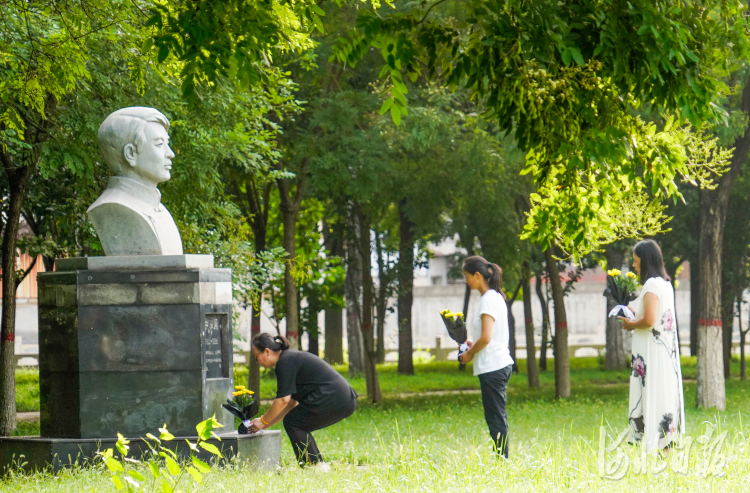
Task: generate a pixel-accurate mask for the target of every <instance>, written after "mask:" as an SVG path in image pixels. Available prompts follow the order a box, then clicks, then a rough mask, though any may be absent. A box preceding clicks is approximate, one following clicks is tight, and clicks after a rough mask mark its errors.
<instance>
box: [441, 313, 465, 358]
mask: <svg viewBox="0 0 750 493" xmlns="http://www.w3.org/2000/svg"><path fill="white" fill-rule="evenodd" d="M440 316H441V317H442V318H443V323H444V324H445V328H446V329H448V335H449V336H451V339H453V340H454V341H456V342H457V343H458V358H459V360H458V361H461V355H462V354H464V353H465V352H466V351H468V350H469V345H468V344H466V339H468V337H467V335H466V322H464V314H463V313H461V312H458V313H451V311H450V310H443V311H442V312H440Z"/></svg>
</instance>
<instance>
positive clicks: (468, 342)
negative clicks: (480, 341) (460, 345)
mask: <svg viewBox="0 0 750 493" xmlns="http://www.w3.org/2000/svg"><path fill="white" fill-rule="evenodd" d="M466 345H467V346H469V349H471V346H473V345H474V343H473V342H471V341H470V340H468V339H466Z"/></svg>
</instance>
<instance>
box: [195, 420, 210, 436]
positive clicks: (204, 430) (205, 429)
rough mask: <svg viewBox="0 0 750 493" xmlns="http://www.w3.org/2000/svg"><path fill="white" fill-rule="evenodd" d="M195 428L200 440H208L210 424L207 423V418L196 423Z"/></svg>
mask: <svg viewBox="0 0 750 493" xmlns="http://www.w3.org/2000/svg"><path fill="white" fill-rule="evenodd" d="M195 429H196V430H197V431H198V437H199V438H200V439H201V440H208V439H209V438H211V424H210V423H208V420H206V421H201V422H200V423H198V424H197V425H196V426H195Z"/></svg>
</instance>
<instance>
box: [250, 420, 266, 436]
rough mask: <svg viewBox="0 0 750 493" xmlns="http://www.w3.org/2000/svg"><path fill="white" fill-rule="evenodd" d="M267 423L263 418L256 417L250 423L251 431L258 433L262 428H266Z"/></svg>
mask: <svg viewBox="0 0 750 493" xmlns="http://www.w3.org/2000/svg"><path fill="white" fill-rule="evenodd" d="M265 428H266V425H265V424H263V420H262V419H260V418H255V419H254V420H252V422H251V423H250V433H258V432H259V431H260V430H262V429H265Z"/></svg>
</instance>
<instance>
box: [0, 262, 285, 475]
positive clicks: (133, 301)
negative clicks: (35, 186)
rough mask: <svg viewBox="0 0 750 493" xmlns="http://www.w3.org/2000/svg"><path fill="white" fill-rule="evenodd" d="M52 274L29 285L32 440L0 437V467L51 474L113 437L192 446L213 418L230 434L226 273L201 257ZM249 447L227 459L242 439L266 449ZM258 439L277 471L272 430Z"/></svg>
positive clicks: (87, 265)
mask: <svg viewBox="0 0 750 493" xmlns="http://www.w3.org/2000/svg"><path fill="white" fill-rule="evenodd" d="M55 267H56V271H55V272H46V273H41V274H39V276H38V278H37V279H38V286H39V288H38V289H39V385H40V404H41V413H40V415H41V416H40V420H41V423H40V424H41V437H38V438H23V439H21V438H16V439H2V440H0V468H2V467H4V466H5V465H7V464H8V462H6V460H10V457H12V455H13V454H14V453H15V454H16V455H18V454H24V455H26V456H27V457H30V455H29V454H32V455H33V456H34V457H37V458H39V457H44V460H46V461H47V463H48V464H52V465H54V464H58V465H59V463H60V459H55V461H56V462H55V461H53V460H52V458H53V457H55V456H59V457H67V455H68V454H69V453H70V452H69V451H70V450H76V451H78V450H80V451H81V453H83V457H84V458H86V457H91V453H90V452H91V451H92V450H93V451H95V448H92V447H95V444H96V443H98V442H101V447H102V448H108V447H109V446H111V445H106V443H109V442H112V444H113V443H114V441H115V440H116V438H113V437H116V436H117V433H121V434H123V435H124V436H126V437H128V438H130V439H137V438H139V437H144V436H146V434H147V433H152V434H155V435H158V428H160V427H161V426H163V425H164V424H165V423H166V424H167V427H168V429H169V431H170V432H171V433H172V434H173V435H175V436H183V437H193V436H194V435H195V433H196V430H195V425H196V424H198V423H199V422H201V421H203V420H205V419H208V418H210V417H211V416H213V415H215V416H216V419H217V420H218V421H219V422H220V423H222V424H223V425H224V428H223V429H219V430H216V431H217V433H218V434H219V435H222V431H223V432H224V433H230V434H234V436H235V437H238V435H237V434H236V432H235V431H234V416H233V415H232V414H230V413H229V412H227V411H226V410H225V409H224V408H223V407H221V404H222V403H225V402H226V400H227V398H228V397H229V398H231V393H232V390H233V385H234V382H233V371H232V370H233V361H232V284H231V272H230V270H229V269H215V268H214V267H213V257H212V256H210V255H171V256H161V255H155V256H132V257H91V258H73V259H61V260H58V261H57V262H56V264H55ZM274 437H275V438H274ZM250 439H251V438H249V436H247V435H242V436H239V438H236V440H235V442H236V443H235V447H234V449H231V450H234V452H233V453H238V452H241V451H242V450H241V449H242V447H240V446H239V445H237V444H239V443H240V442H242V443H246V445H247V444H250V443H254V444H256V445H258V444H261V443H264V442H262V441H256V442H244V441H243V440H245V441H246V440H250ZM237 440H239V441H237ZM257 440H265V441H266V442H267V441H268V440H271V441H273V442H274V443H275V445H271V446H270V448H269V449H268V452H269V453H271V454H272V455H273V454H275V462H274V463H278V458H279V452H278V449H279V446H280V438H279V435H278V433H276V434H274V433H270V434H267V435H266V438H263V439H260V438H258V439H257ZM182 443H183V444H184V440H183V441H182ZM258 446H260V445H258ZM70 447H73V448H72V449H71V448H70ZM274 451H275V452H274ZM9 454H10V455H9ZM76 456H77V454H73V455H72V457H73V458H75V457H76ZM27 460H28V459H27ZM35 460H36V459H35ZM39 460H41V459H39ZM66 460H67V459H66ZM37 466H38V461H37V462H34V464H33V467H37ZM55 467H58V466H57V465H55Z"/></svg>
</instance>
